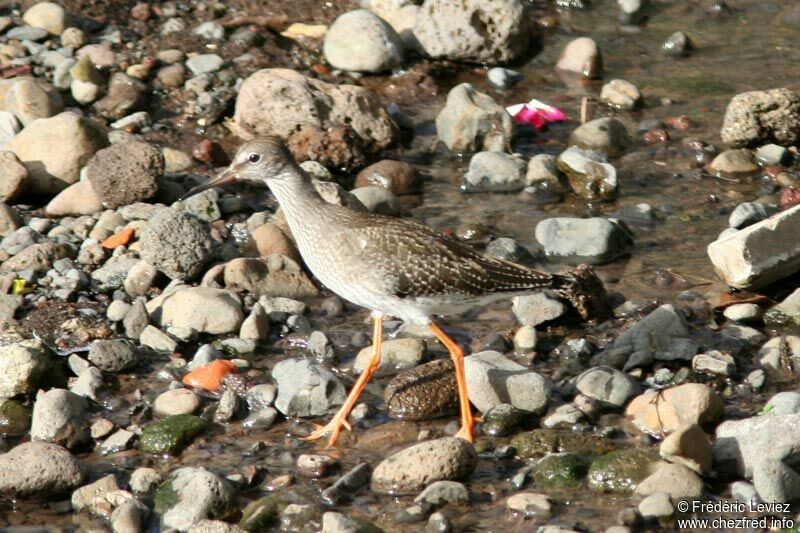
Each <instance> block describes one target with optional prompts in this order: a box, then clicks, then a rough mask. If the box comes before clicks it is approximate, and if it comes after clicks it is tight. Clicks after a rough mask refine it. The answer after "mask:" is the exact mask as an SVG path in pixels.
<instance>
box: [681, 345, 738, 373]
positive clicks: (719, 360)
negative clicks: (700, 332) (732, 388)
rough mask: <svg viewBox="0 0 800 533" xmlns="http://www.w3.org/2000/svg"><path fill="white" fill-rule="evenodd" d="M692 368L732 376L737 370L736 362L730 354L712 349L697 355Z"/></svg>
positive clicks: (697, 370)
mask: <svg viewBox="0 0 800 533" xmlns="http://www.w3.org/2000/svg"><path fill="white" fill-rule="evenodd" d="M692 369H693V370H694V371H695V372H708V373H710V374H718V375H721V376H730V375H733V373H734V372H735V371H736V362H735V361H734V359H733V357H732V356H731V355H730V354H727V353H723V352H720V351H718V350H712V351H710V352H706V353H701V354H697V355H695V356H694V357H693V358H692Z"/></svg>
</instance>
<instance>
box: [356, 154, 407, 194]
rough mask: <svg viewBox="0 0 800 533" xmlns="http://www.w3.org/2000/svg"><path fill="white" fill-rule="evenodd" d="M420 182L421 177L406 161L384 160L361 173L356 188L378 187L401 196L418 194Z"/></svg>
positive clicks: (357, 178)
mask: <svg viewBox="0 0 800 533" xmlns="http://www.w3.org/2000/svg"><path fill="white" fill-rule="evenodd" d="M420 182H421V180H420V176H419V174H417V171H416V169H414V166H413V165H411V164H409V163H406V162H404V161H393V160H391V159H384V160H382V161H378V162H377V163H374V164H372V165H370V166H368V167H367V168H365V169H363V170H362V171H361V172H359V173H358V175H357V176H356V182H355V187H367V186H369V185H378V186H380V187H383V188H385V189H389V190H390V191H392V192H393V193H394V194H397V195H401V194H411V193H414V192H417V190H419V186H420Z"/></svg>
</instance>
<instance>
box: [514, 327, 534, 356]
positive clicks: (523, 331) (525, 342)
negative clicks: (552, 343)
mask: <svg viewBox="0 0 800 533" xmlns="http://www.w3.org/2000/svg"><path fill="white" fill-rule="evenodd" d="M537 339H538V335H537V333H536V328H534V327H533V326H522V327H521V328H519V329H518V330H517V332H516V333H515V334H514V348H515V349H516V350H518V351H521V352H523V353H524V352H530V351H533V350H535V349H536V344H537Z"/></svg>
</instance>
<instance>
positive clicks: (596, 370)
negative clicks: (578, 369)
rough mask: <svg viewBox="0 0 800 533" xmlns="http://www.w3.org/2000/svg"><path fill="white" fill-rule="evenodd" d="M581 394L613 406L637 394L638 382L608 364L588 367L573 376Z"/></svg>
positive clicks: (620, 405)
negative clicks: (576, 375)
mask: <svg viewBox="0 0 800 533" xmlns="http://www.w3.org/2000/svg"><path fill="white" fill-rule="evenodd" d="M575 388H576V389H578V390H579V391H580V392H581V394H585V395H586V396H588V397H590V398H594V399H596V400H599V401H600V402H603V403H605V404H610V405H612V406H614V407H622V406H624V405H625V404H626V403H627V402H628V400H629V399H630V398H631V397H633V396H635V395H637V394H639V392H640V390H641V389H640V388H639V384H638V383H637V382H636V381H635V380H634V379H633V378H631V377H630V376H628V375H627V374H625V373H623V372H620V371H619V370H617V369H615V368H611V367H608V366H597V367H593V368H590V369H588V370H586V371H584V372H583V373H582V374H580V375H579V376H578V377H576V378H575Z"/></svg>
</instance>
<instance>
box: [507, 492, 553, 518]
mask: <svg viewBox="0 0 800 533" xmlns="http://www.w3.org/2000/svg"><path fill="white" fill-rule="evenodd" d="M506 508H508V510H509V511H512V512H517V513H521V514H522V515H523V516H524V517H526V518H533V517H542V518H549V517H550V514H551V513H552V510H553V504H552V503H550V498H548V497H547V496H546V495H544V494H537V493H535V492H518V493H517V494H514V495H512V496H509V498H508V500H506Z"/></svg>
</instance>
